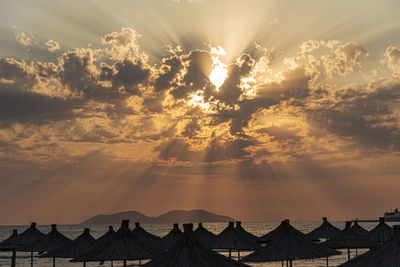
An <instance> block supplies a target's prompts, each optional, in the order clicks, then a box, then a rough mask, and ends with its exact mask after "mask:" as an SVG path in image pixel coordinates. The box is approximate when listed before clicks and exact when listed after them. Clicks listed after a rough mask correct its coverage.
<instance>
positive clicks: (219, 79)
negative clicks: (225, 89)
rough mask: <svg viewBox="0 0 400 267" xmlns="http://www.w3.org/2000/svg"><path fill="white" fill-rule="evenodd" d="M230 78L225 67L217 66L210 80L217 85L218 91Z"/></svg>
mask: <svg viewBox="0 0 400 267" xmlns="http://www.w3.org/2000/svg"><path fill="white" fill-rule="evenodd" d="M227 76H228V70H227V69H225V67H224V66H223V65H217V66H215V67H214V69H213V70H212V72H211V74H210V76H209V78H210V81H211V82H212V84H214V85H215V87H216V89H217V90H218V89H219V88H220V87H221V86H222V85H223V84H224V81H225V79H226V77H227Z"/></svg>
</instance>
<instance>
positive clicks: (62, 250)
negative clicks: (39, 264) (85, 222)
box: [40, 228, 97, 266]
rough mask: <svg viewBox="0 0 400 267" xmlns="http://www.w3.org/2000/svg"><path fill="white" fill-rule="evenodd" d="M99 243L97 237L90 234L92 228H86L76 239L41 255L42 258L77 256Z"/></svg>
mask: <svg viewBox="0 0 400 267" xmlns="http://www.w3.org/2000/svg"><path fill="white" fill-rule="evenodd" d="M96 244H97V242H96V239H94V238H93V237H92V236H91V235H90V229H88V228H85V230H84V231H83V233H82V234H81V235H80V236H78V237H77V238H76V239H75V240H73V241H71V242H68V243H66V244H64V245H62V246H60V247H58V248H56V249H53V250H50V252H48V253H46V254H44V255H42V256H40V257H41V258H53V259H54V258H77V257H79V256H81V255H83V254H85V253H88V252H89V251H90V250H91V249H93V247H94V246H95V245H96ZM85 265H86V264H85V262H84V266H85Z"/></svg>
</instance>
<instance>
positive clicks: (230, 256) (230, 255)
mask: <svg viewBox="0 0 400 267" xmlns="http://www.w3.org/2000/svg"><path fill="white" fill-rule="evenodd" d="M229 258H232V254H231V249H229Z"/></svg>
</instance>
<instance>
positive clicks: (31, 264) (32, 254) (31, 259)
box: [31, 251, 33, 267]
mask: <svg viewBox="0 0 400 267" xmlns="http://www.w3.org/2000/svg"><path fill="white" fill-rule="evenodd" d="M31 267H33V251H31Z"/></svg>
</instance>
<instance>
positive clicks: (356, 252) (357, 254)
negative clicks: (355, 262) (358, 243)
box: [356, 248, 358, 256]
mask: <svg viewBox="0 0 400 267" xmlns="http://www.w3.org/2000/svg"><path fill="white" fill-rule="evenodd" d="M356 256H358V248H356Z"/></svg>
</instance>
